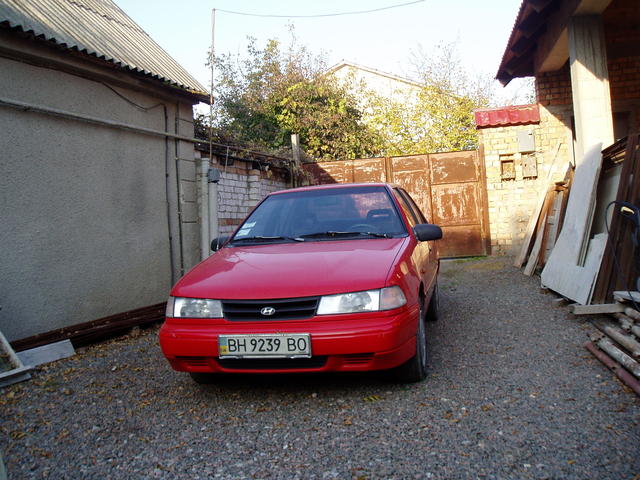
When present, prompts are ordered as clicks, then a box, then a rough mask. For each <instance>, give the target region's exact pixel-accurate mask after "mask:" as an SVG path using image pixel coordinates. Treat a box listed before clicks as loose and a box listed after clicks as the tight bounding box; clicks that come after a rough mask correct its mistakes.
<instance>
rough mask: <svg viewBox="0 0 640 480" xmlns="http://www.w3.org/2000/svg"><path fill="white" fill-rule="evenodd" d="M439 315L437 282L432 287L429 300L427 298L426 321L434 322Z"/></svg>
mask: <svg viewBox="0 0 640 480" xmlns="http://www.w3.org/2000/svg"><path fill="white" fill-rule="evenodd" d="M439 317H440V291H439V289H438V284H437V283H436V284H435V286H434V287H433V293H432V294H431V300H429V308H428V309H427V321H428V322H435V321H436V320H438V318H439Z"/></svg>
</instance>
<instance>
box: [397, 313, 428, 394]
mask: <svg viewBox="0 0 640 480" xmlns="http://www.w3.org/2000/svg"><path fill="white" fill-rule="evenodd" d="M397 378H398V379H399V380H400V381H401V382H407V383H414V382H420V381H422V380H424V379H425V378H427V332H426V328H425V324H424V301H423V302H422V305H421V307H420V317H419V319H418V330H417V331H416V354H415V355H414V356H413V357H411V358H410V359H409V360H407V362H406V363H404V364H402V365H400V366H399V367H398V369H397Z"/></svg>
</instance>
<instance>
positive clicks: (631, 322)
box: [573, 291, 640, 396]
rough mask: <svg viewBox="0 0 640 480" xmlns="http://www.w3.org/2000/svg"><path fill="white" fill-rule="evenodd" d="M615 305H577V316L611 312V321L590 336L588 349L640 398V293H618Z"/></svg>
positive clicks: (601, 323)
mask: <svg viewBox="0 0 640 480" xmlns="http://www.w3.org/2000/svg"><path fill="white" fill-rule="evenodd" d="M614 298H615V303H612V304H600V305H588V306H586V308H585V306H582V305H581V306H574V309H573V311H574V314H576V315H583V314H598V313H602V312H605V311H606V312H607V313H610V315H611V317H610V319H609V320H604V319H599V320H597V321H595V322H593V323H594V326H595V327H596V328H597V329H598V331H597V332H594V333H591V334H590V335H589V337H590V341H589V342H587V343H585V345H584V346H585V348H586V349H587V350H589V351H590V352H591V353H593V354H594V355H595V356H596V358H598V359H599V360H600V361H601V362H602V363H604V364H605V365H606V366H607V367H609V369H611V370H612V371H613V372H614V373H615V375H616V376H617V377H618V378H619V379H620V380H621V381H622V382H623V383H625V384H626V385H627V386H628V387H629V388H631V389H632V390H633V391H634V392H635V393H636V394H637V395H638V396H640V362H639V360H640V311H639V310H638V308H640V307H639V306H638V303H637V301H635V300H640V293H639V292H626V291H619V292H618V291H617V292H614Z"/></svg>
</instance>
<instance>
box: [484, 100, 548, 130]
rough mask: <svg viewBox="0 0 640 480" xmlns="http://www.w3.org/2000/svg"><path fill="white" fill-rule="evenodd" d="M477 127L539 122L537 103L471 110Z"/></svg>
mask: <svg viewBox="0 0 640 480" xmlns="http://www.w3.org/2000/svg"><path fill="white" fill-rule="evenodd" d="M473 113H474V114H475V117H476V126H477V127H478V128H487V127H506V126H512V125H528V124H531V123H539V122H540V109H539V108H538V104H537V103H536V104H532V105H512V106H509V107H500V108H486V109H482V110H476V111H474V112H473Z"/></svg>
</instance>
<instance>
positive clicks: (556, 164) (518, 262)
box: [513, 142, 564, 268]
mask: <svg viewBox="0 0 640 480" xmlns="http://www.w3.org/2000/svg"><path fill="white" fill-rule="evenodd" d="M563 143H564V142H558V144H557V145H556V148H555V151H554V154H553V160H552V161H551V167H550V168H549V173H548V174H547V178H546V179H545V180H544V183H542V184H541V188H540V190H539V193H538V200H537V201H536V206H535V208H534V209H533V211H532V212H531V216H530V217H529V223H528V224H527V229H526V231H525V234H524V239H523V240H522V248H521V249H520V253H519V254H518V256H517V257H516V259H515V261H514V262H513V266H514V267H516V268H520V267H522V264H523V263H524V261H525V259H526V258H527V255H528V254H529V247H530V246H531V239H532V238H533V234H534V232H535V228H536V224H537V223H538V217H539V216H540V211H541V210H542V207H543V206H544V200H545V199H546V198H547V187H548V185H549V184H552V183H554V182H553V178H554V176H555V175H556V172H557V171H558V170H559V168H560V165H562V164H563V163H564V162H562V161H561V160H560V148H561V147H562V145H563Z"/></svg>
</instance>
